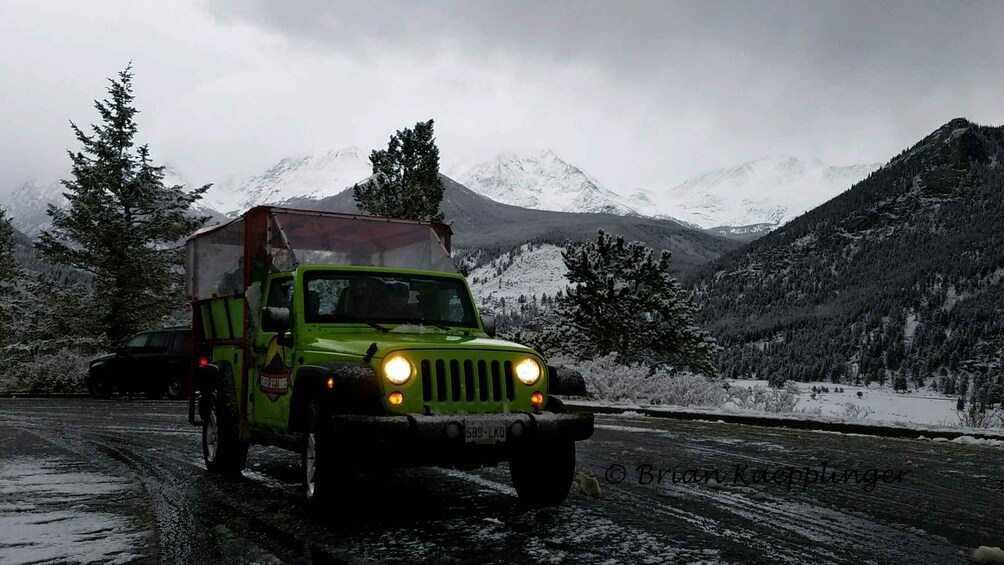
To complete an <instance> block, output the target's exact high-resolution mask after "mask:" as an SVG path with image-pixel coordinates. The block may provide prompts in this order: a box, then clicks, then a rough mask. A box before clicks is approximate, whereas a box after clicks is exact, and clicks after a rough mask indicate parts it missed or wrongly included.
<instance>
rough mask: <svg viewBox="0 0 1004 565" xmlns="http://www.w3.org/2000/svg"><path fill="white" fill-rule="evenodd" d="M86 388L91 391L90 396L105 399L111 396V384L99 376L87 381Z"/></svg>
mask: <svg viewBox="0 0 1004 565" xmlns="http://www.w3.org/2000/svg"><path fill="white" fill-rule="evenodd" d="M87 388H88V389H89V390H90V391H91V396H93V397H94V398H99V399H101V400H105V399H107V398H111V396H112V385H111V384H110V383H109V382H108V381H106V380H105V379H103V378H101V377H96V378H93V379H91V380H90V381H89V382H88V383H87Z"/></svg>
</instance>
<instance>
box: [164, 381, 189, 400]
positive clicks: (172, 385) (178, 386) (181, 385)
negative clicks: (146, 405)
mask: <svg viewBox="0 0 1004 565" xmlns="http://www.w3.org/2000/svg"><path fill="white" fill-rule="evenodd" d="M165 392H166V393H167V397H168V398H170V399H171V400H180V399H182V398H188V383H187V382H185V381H183V380H181V379H180V378H173V379H171V380H170V381H168V382H167V387H166V390H165Z"/></svg>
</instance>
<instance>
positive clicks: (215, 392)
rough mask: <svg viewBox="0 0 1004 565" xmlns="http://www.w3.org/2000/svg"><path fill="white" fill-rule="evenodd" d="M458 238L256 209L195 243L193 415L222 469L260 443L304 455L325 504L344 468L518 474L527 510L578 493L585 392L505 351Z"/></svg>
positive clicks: (306, 471) (386, 221) (210, 460)
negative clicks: (568, 408)
mask: <svg viewBox="0 0 1004 565" xmlns="http://www.w3.org/2000/svg"><path fill="white" fill-rule="evenodd" d="M450 236H451V230H450V228H449V226H447V225H445V224H441V223H435V222H418V221H410V220H399V219H393V218H378V217H372V216H362V215H346V214H336V213H329V212H312V211H304V210H291V209H285V208H276V207H256V208H253V209H251V210H249V211H248V212H246V213H245V214H244V215H243V216H241V217H240V218H238V219H235V220H233V221H231V222H230V223H227V224H224V225H222V226H217V227H214V228H210V229H207V230H203V231H202V232H200V233H196V234H195V235H193V236H192V237H191V238H190V239H189V240H188V243H187V249H186V253H187V276H186V278H187V290H188V293H189V296H190V297H191V301H192V314H193V316H192V327H193V328H194V332H193V340H194V347H193V362H192V366H193V374H192V387H193V388H192V390H194V391H197V392H196V394H193V395H192V396H191V397H190V404H189V420H190V421H191V423H192V424H195V425H201V426H202V440H203V441H202V443H203V455H204V458H205V462H206V467H207V469H209V470H210V471H213V472H218V473H222V474H236V473H240V471H241V470H242V469H243V468H244V465H245V463H246V460H247V454H248V446H249V445H250V444H252V443H255V444H267V445H274V446H280V447H285V448H288V449H293V450H297V451H299V452H300V453H301V454H302V463H303V471H302V476H303V483H304V492H305V494H306V498H307V500H308V502H309V503H310V504H311V505H312V506H314V507H320V508H323V507H324V501H326V500H329V499H330V497H331V496H333V495H337V491H338V490H340V489H346V488H351V486H348V485H349V484H350V483H349V482H348V481H346V480H345V479H344V478H343V477H342V476H341V475H342V473H343V472H344V471H345V470H347V469H352V470H354V471H365V470H366V469H367V468H369V469H373V468H381V467H389V466H443V467H456V468H461V469H470V468H476V467H479V466H490V465H496V464H498V463H500V462H503V461H505V462H508V463H509V468H510V470H511V475H512V481H513V486H514V487H515V490H516V492H517V494H518V495H519V497H520V499H521V500H522V501H524V502H526V503H527V504H530V505H533V506H544V505H553V504H558V503H560V502H561V501H562V500H564V499H565V497H566V496H567V495H568V492H569V489H570V485H571V482H572V479H573V474H574V468H575V441H577V440H584V439H586V438H588V437H589V436H590V435H591V434H592V430H593V417H592V415H591V414H583V413H566V412H565V411H564V410H563V409H562V404H561V402H560V400H559V399H558V398H555V397H554V396H553V395H579V394H584V393H585V390H584V385H583V383H582V379H581V378H580V377H578V376H577V375H574V374H567V373H566V372H564V371H562V370H559V369H556V368H554V367H549V366H548V365H547V363H546V360H545V359H544V358H543V357H542V356H541V355H540V354H539V353H538V352H536V351H534V350H533V349H530V348H528V347H525V346H522V345H519V344H517V343H513V342H510V341H504V340H500V339H495V338H494V324H493V322H492V320H491V319H490V318H487V317H482V316H481V315H480V314H479V313H478V311H477V309H476V308H475V305H474V300H473V298H472V296H471V292H470V289H469V288H468V286H467V282H466V279H465V278H464V277H463V276H462V275H461V274H459V273H458V272H457V270H456V268H455V266H454V264H453V261H452V259H451V258H450Z"/></svg>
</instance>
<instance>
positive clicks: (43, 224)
mask: <svg viewBox="0 0 1004 565" xmlns="http://www.w3.org/2000/svg"><path fill="white" fill-rule="evenodd" d="M60 178H64V179H66V178H70V173H69V172H66V173H64V174H63V175H61V177H60ZM164 184H165V185H167V186H175V185H181V186H184V187H185V189H186V190H193V189H195V188H198V187H199V186H201V185H195V184H192V183H190V182H188V181H187V180H186V179H185V178H184V177H182V176H181V174H180V173H178V171H177V170H175V169H174V168H173V167H171V166H170V165H167V166H165V167H164ZM64 192H66V187H64V186H63V183H62V181H61V180H54V181H51V182H49V183H47V184H43V183H40V182H38V181H36V180H31V181H28V182H26V183H24V184H23V185H21V186H20V187H18V188H16V189H14V190H13V191H12V192H11V193H10V195H9V196H5V197H4V198H3V200H2V202H0V206H2V207H3V208H5V209H6V210H7V215H8V216H9V217H10V218H11V225H13V226H14V228H15V229H17V230H18V231H20V232H21V233H23V234H25V235H27V236H28V237H30V238H32V239H34V238H36V237H38V235H39V234H40V233H41V232H42V231H44V230H46V229H48V228H49V227H50V226H51V225H52V222H51V221H50V220H49V213H48V207H49V204H53V205H55V206H57V207H59V208H62V207H64V206H66V205H67V204H68V201H67V200H66V198H65V197H64V196H63V193H64ZM192 210H193V211H194V212H195V213H197V214H199V215H208V216H210V217H214V218H215V217H216V216H218V215H219V214H218V213H217V211H216V209H215V208H213V207H211V206H207V205H206V202H205V201H204V200H203V201H200V202H197V203H195V205H193V206H192Z"/></svg>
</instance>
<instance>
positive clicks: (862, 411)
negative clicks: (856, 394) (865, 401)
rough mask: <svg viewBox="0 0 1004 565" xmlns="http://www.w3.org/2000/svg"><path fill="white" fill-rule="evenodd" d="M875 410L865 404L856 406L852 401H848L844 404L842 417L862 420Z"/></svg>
mask: <svg viewBox="0 0 1004 565" xmlns="http://www.w3.org/2000/svg"><path fill="white" fill-rule="evenodd" d="M874 413H875V411H874V410H872V409H871V408H869V407H867V406H858V405H857V404H854V403H853V402H848V403H847V404H845V405H844V418H851V419H853V420H864V419H865V418H867V417H868V416H871V415H872V414H874Z"/></svg>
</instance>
